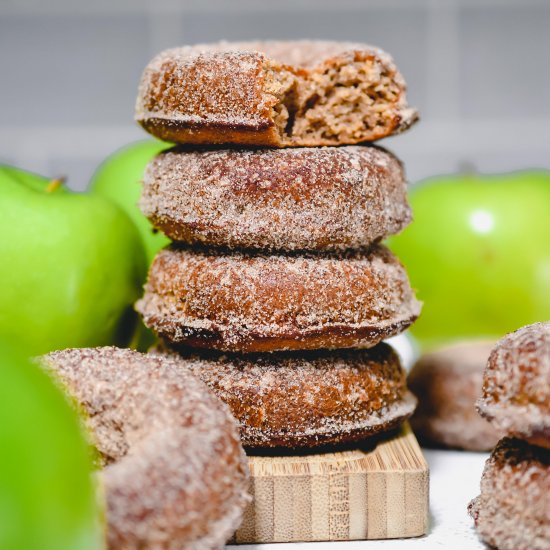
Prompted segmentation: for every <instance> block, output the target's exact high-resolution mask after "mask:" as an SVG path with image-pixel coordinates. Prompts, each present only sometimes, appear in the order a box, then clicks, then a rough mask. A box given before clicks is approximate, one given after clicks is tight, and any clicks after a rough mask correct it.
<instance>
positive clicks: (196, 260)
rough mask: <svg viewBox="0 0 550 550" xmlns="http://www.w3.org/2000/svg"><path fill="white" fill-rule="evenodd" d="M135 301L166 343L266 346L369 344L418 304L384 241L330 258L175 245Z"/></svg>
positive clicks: (402, 323)
mask: <svg viewBox="0 0 550 550" xmlns="http://www.w3.org/2000/svg"><path fill="white" fill-rule="evenodd" d="M136 308H137V310H138V311H139V312H140V313H141V315H142V316H143V319H144V321H145V324H146V325H147V326H148V327H149V328H151V329H153V330H154V331H155V332H156V333H157V334H158V335H159V336H162V337H163V338H165V339H166V340H168V341H169V342H172V343H175V344H185V345H189V346H191V347H199V348H212V349H218V350H221V351H240V352H260V351H277V350H291V349H324V348H329V349H330V348H350V347H372V346H374V345H375V344H377V343H378V342H380V341H381V340H383V339H385V338H387V337H389V336H392V335H394V334H398V333H400V332H402V331H403V330H405V329H406V328H407V327H408V326H409V325H410V324H411V323H413V321H414V320H415V319H416V317H417V316H418V314H419V312H420V303H419V302H417V301H416V299H415V297H414V294H413V292H412V290H411V288H410V285H409V281H408V278H407V274H406V272H405V270H404V269H403V267H402V266H401V264H400V263H399V262H398V260H397V259H396V258H395V256H393V254H392V253H391V252H390V251H389V250H388V249H387V248H385V247H383V246H380V245H377V246H375V247H373V248H372V249H371V250H370V251H368V252H348V253H342V254H333V255H324V256H317V255H312V254H310V255H288V256H283V255H275V254H272V255H266V254H260V253H252V252H229V251H223V250H202V251H201V250H198V249H195V250H191V249H187V248H177V247H172V248H168V249H165V250H163V251H161V252H160V254H159V255H158V256H157V257H156V258H155V260H154V262H153V264H152V266H151V269H150V271H149V278H148V282H147V284H146V286H145V295H144V297H143V298H142V299H141V300H140V301H139V302H138V303H137V305H136Z"/></svg>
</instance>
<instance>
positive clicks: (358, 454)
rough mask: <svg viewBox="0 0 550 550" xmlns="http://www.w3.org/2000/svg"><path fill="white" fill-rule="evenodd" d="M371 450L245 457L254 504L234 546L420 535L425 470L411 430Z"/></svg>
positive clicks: (424, 507)
mask: <svg viewBox="0 0 550 550" xmlns="http://www.w3.org/2000/svg"><path fill="white" fill-rule="evenodd" d="M367 445H369V444H368V443H367ZM370 445H371V447H365V448H361V449H355V450H346V451H342V452H337V453H324V454H309V455H300V456H280V457H273V456H249V457H248V459H249V466H250V472H251V476H252V479H251V493H252V495H253V502H252V503H251V504H250V505H249V506H248V508H247V510H246V511H245V514H244V519H243V524H242V525H241V527H240V528H239V530H238V531H237V532H236V534H235V537H234V539H233V542H236V543H241V544H243V543H262V542H264V543H267V542H299V541H302V542H307V541H323V540H367V539H387V538H404V537H418V536H420V535H424V534H425V533H426V531H427V528H428V485H429V474H428V465H427V464H426V461H425V459H424V457H423V456H422V452H421V451H420V448H419V446H418V443H417V441H416V438H415V437H414V434H413V433H412V431H411V429H410V427H409V426H408V424H405V425H404V426H403V428H402V429H401V431H400V432H399V433H398V434H397V435H395V436H394V437H392V438H391V439H385V440H381V441H379V442H378V443H377V444H376V445H375V446H372V444H370Z"/></svg>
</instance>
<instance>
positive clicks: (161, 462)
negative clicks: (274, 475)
mask: <svg viewBox="0 0 550 550" xmlns="http://www.w3.org/2000/svg"><path fill="white" fill-rule="evenodd" d="M41 362H42V363H43V364H44V365H45V366H46V367H47V368H48V369H49V370H51V371H53V373H54V374H55V375H56V376H57V377H58V378H60V381H61V382H62V384H63V385H64V386H65V388H66V389H67V390H68V393H69V394H70V395H71V396H72V397H73V398H74V399H75V400H76V402H77V403H78V405H79V406H80V407H81V408H82V411H83V413H84V414H85V421H86V425H87V427H88V429H89V430H90V432H91V438H92V440H93V443H94V445H95V447H96V448H97V451H98V453H99V459H100V463H101V465H102V466H103V469H102V471H101V472H100V473H99V477H100V481H101V483H102V485H103V486H104V492H105V498H106V501H107V507H106V519H107V543H108V547H109V548H112V549H115V548H116V549H117V550H125V549H128V550H130V549H137V548H157V549H173V550H176V549H178V550H179V549H180V548H184V547H185V548H189V549H196V550H208V549H215V548H221V547H223V546H224V543H225V542H226V540H228V538H229V537H230V536H231V535H232V533H233V532H234V530H235V529H236V528H237V527H238V526H239V524H240V521H241V516H242V513H243V510H244V507H245V506H246V504H247V503H248V500H249V497H248V494H247V489H248V467H247V464H246V458H245V455H244V452H243V450H242V447H241V445H240V442H239V439H238V433H237V428H236V426H235V423H234V421H233V419H232V418H231V415H230V413H229V411H228V409H227V407H226V406H225V405H224V404H223V403H221V402H220V401H219V400H218V399H216V397H215V396H214V395H213V394H212V393H211V392H210V391H209V390H208V388H206V386H205V385H204V384H203V383H202V382H200V381H199V380H198V379H197V378H195V377H194V376H192V375H191V374H190V373H189V372H186V371H185V370H183V369H181V368H180V367H179V366H178V364H177V362H176V361H174V360H172V359H170V358H167V357H158V356H152V355H143V354H141V353H137V352H134V351H131V350H127V349H118V348H112V347H108V348H95V349H67V350H64V351H59V352H55V353H51V354H49V355H46V356H44V357H42V358H41Z"/></svg>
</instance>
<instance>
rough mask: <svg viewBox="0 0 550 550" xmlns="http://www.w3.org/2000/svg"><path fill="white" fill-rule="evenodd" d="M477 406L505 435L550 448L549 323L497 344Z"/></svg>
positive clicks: (490, 359)
mask: <svg viewBox="0 0 550 550" xmlns="http://www.w3.org/2000/svg"><path fill="white" fill-rule="evenodd" d="M477 407H478V410H479V413H480V414H481V415H482V416H484V417H485V418H486V419H487V420H489V421H490V422H491V423H492V424H493V426H495V427H496V428H497V429H499V430H501V431H502V432H503V433H506V434H507V435H509V436H512V437H517V438H518V439H526V440H528V441H530V442H531V443H533V444H535V445H542V446H544V447H548V448H550V322H548V321H547V322H545V323H535V324H533V325H528V326H526V327H523V328H520V329H519V330H516V331H515V332H512V333H510V334H508V335H506V336H505V337H504V338H502V339H501V340H499V341H498V343H497V345H496V346H495V348H494V350H493V352H492V353H491V356H490V357H489V361H488V363H487V367H486V369H485V374H484V377H483V395H482V397H481V399H480V400H479V401H478V402H477Z"/></svg>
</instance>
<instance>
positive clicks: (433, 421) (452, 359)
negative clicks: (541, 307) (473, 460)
mask: <svg viewBox="0 0 550 550" xmlns="http://www.w3.org/2000/svg"><path fill="white" fill-rule="evenodd" d="M493 346H494V342H490V341H478V342H476V341H467V342H461V343H457V344H454V345H451V346H447V347H444V348H441V349H439V350H436V351H433V352H431V353H428V354H426V355H424V356H423V357H421V358H420V360H419V361H418V362H417V363H416V365H414V367H413V369H412V370H411V372H410V374H409V378H408V383H409V387H410V389H411V391H412V392H413V393H414V395H416V397H417V398H418V407H417V409H416V412H415V414H414V415H413V417H412V418H411V426H412V427H413V430H414V432H415V434H416V435H417V436H418V437H419V439H420V440H421V441H422V442H423V443H425V444H428V445H434V446H443V447H450V448H456V449H465V450H468V451H490V450H491V449H492V448H493V447H494V446H495V445H496V444H497V442H498V440H499V437H500V435H501V434H500V433H499V432H498V430H497V429H496V428H494V427H493V426H492V425H491V424H490V423H489V422H487V421H486V420H485V419H484V418H481V417H480V416H479V414H478V413H477V411H476V400H477V399H478V398H479V396H480V395H481V386H482V383H483V371H484V369H485V364H486V363H487V358H488V357H489V354H490V353H491V350H492V349H493Z"/></svg>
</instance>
